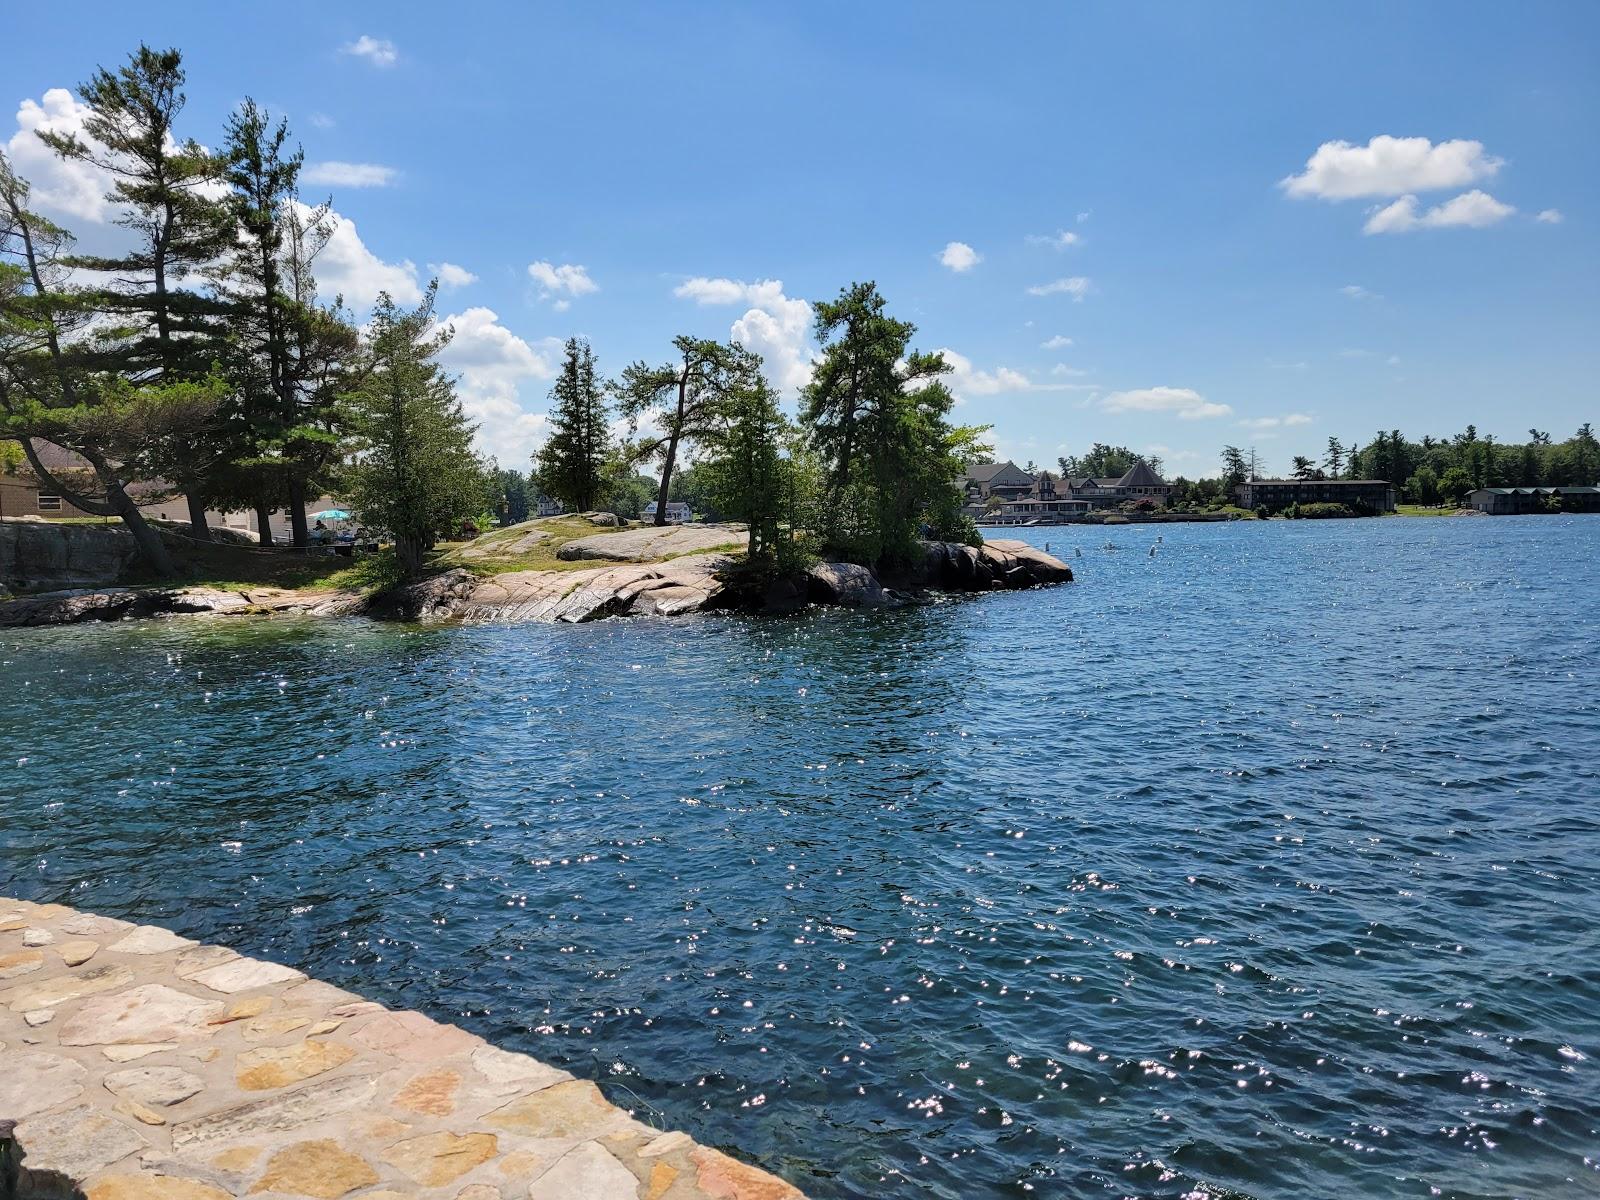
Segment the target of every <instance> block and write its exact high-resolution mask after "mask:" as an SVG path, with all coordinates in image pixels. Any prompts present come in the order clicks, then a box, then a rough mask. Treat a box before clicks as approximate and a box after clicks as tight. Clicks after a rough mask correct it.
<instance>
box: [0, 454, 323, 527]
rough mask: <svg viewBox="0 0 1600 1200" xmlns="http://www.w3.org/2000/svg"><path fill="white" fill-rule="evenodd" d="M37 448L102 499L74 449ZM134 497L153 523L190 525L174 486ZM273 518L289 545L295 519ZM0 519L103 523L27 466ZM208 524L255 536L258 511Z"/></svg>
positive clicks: (0, 497)
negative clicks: (290, 526)
mask: <svg viewBox="0 0 1600 1200" xmlns="http://www.w3.org/2000/svg"><path fill="white" fill-rule="evenodd" d="M34 447H35V450H36V451H37V453H38V455H39V461H40V462H41V463H43V464H44V468H45V470H47V471H49V472H50V473H51V474H53V475H56V476H58V477H59V478H61V479H62V482H64V483H66V484H67V485H68V486H69V487H77V486H80V485H81V486H82V487H83V488H84V489H85V492H86V493H88V494H96V495H98V494H100V493H99V489H98V488H97V487H95V486H94V483H93V477H92V475H91V473H90V471H91V468H90V466H89V464H88V463H87V462H85V461H84V460H83V459H82V458H81V457H79V456H78V455H76V454H74V453H73V452H72V451H70V450H64V449H62V448H61V447H60V446H56V445H53V444H52V443H50V442H45V441H40V440H39V439H37V438H36V439H34ZM128 495H129V496H130V497H131V498H132V499H133V501H134V503H136V504H137V505H138V506H139V509H140V511H141V512H143V513H144V515H145V517H146V518H148V519H149V520H152V521H171V522H173V523H175V524H179V525H187V524H188V523H189V501H188V499H187V498H186V497H185V496H184V495H183V493H181V492H178V491H175V490H174V489H173V488H172V487H171V485H169V484H166V483H162V482H160V481H159V480H157V481H152V482H148V483H132V484H129V485H128ZM339 506H340V505H339V501H338V500H337V499H336V498H335V497H333V496H327V495H324V496H319V497H317V498H316V499H315V500H313V501H309V502H308V503H307V504H306V511H307V512H308V513H309V512H317V511H320V510H323V509H329V508H338V507H339ZM269 515H270V518H271V521H272V531H273V536H274V537H275V538H276V539H277V540H279V541H286V540H288V537H289V514H288V513H287V512H273V513H271V514H269ZM0 517H42V518H44V519H45V520H47V521H52V520H55V521H60V520H72V519H75V518H77V519H81V518H84V517H94V518H96V519H98V515H97V514H95V513H87V512H84V511H83V510H82V509H81V508H78V507H77V506H76V505H74V504H73V503H72V502H71V501H69V500H68V499H67V498H66V497H65V496H62V495H60V494H58V493H57V492H55V491H54V490H52V489H51V488H50V487H49V486H48V485H46V484H44V483H43V482H42V481H41V480H40V479H39V478H38V477H37V476H36V475H35V474H34V472H33V468H32V467H31V466H30V465H29V464H28V463H27V462H26V461H24V462H22V463H21V464H20V465H19V466H18V467H17V468H16V469H15V470H14V471H7V472H5V473H4V474H0ZM206 524H208V525H209V526H210V527H211V528H212V529H224V530H231V531H232V532H234V533H240V534H248V535H250V536H251V537H254V536H256V532H257V529H258V526H257V522H256V514H255V512H254V510H246V511H242V512H224V511H221V510H218V509H208V510H207V511H206Z"/></svg>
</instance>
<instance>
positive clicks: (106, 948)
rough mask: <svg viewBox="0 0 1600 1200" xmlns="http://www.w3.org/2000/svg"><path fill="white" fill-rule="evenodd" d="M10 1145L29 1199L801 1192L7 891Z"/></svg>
mask: <svg viewBox="0 0 1600 1200" xmlns="http://www.w3.org/2000/svg"><path fill="white" fill-rule="evenodd" d="M7 1122H14V1123H15V1125H14V1129H13V1131H12V1132H11V1134H10V1137H11V1139H12V1141H11V1145H10V1146H9V1147H4V1139H5V1137H6V1124H7ZM0 1147H4V1148H6V1149H9V1150H10V1152H11V1155H12V1158H13V1160H14V1161H19V1162H20V1174H19V1175H18V1177H17V1185H18V1190H17V1194H18V1195H19V1196H41V1197H53V1196H61V1197H76V1196H85V1197H87V1198H88V1200H227V1198H229V1197H247V1196H248V1197H252V1198H254V1197H257V1196H260V1197H263V1198H265V1200H271V1198H272V1197H278V1196H282V1197H290V1196H294V1197H313V1198H315V1200H340V1198H343V1197H349V1198H350V1200H399V1198H400V1197H412V1196H415V1197H427V1198H430V1200H431V1198H433V1197H438V1198H440V1200H523V1198H524V1197H526V1198H527V1200H800V1198H801V1193H800V1192H799V1191H798V1190H796V1189H795V1188H794V1187H792V1186H790V1185H789V1184H787V1183H785V1182H783V1181H782V1180H780V1179H778V1178H776V1177H775V1176H772V1175H769V1174H767V1173H766V1172H764V1171H761V1170H758V1169H757V1168H755V1167H751V1166H748V1165H746V1164H744V1163H742V1162H740V1161H738V1160H737V1159H734V1158H730V1157H729V1156H727V1155H725V1154H722V1153H721V1152H719V1151H716V1150H713V1149H710V1148H709V1147H705V1146H699V1145H696V1144H695V1142H694V1141H693V1140H691V1139H690V1138H689V1137H688V1136H687V1135H686V1134H683V1133H679V1132H675V1131H663V1130H660V1129H656V1128H653V1127H651V1126H649V1125H646V1124H644V1123H642V1122H640V1121H637V1120H635V1119H633V1118H632V1117H630V1116H629V1115H628V1114H627V1113H626V1112H624V1111H623V1110H621V1109H619V1108H617V1107H615V1106H614V1105H612V1104H611V1103H610V1102H609V1101H607V1100H606V1098H605V1096H604V1095H602V1093H601V1092H600V1089H599V1088H597V1087H596V1086H595V1085H594V1084H593V1083H591V1082H590V1081H588V1080H586V1079H574V1078H573V1077H572V1076H571V1075H570V1074H568V1073H567V1072H565V1071H562V1070H558V1069H557V1068H555V1067H551V1066H548V1065H546V1064H545V1063H542V1062H539V1061H538V1060H537V1059H533V1058H529V1057H528V1056H527V1055H524V1054H515V1053H512V1052H510V1051H506V1050H502V1049H499V1048H498V1047H496V1046H493V1045H490V1044H489V1043H488V1042H486V1041H484V1040H483V1039H482V1038H480V1037H478V1036H476V1035H475V1034H471V1033H468V1032H467V1031H466V1030H463V1029H459V1028H457V1027H456V1026H454V1025H446V1024H441V1023H439V1022H437V1021H434V1020H431V1019H430V1018H428V1017H426V1016H424V1015H422V1014H421V1013H417V1012H406V1011H394V1010H390V1009H386V1008H384V1007H383V1006H382V1005H381V1004H376V1003H374V1002H372V1001H370V1000H363V999H362V998H361V997H360V996H356V995H354V994H352V993H350V992H346V991H342V990H341V989H339V988H336V987H332V986H330V985H328V984H326V983H321V982H319V981H317V980H315V979H309V978H307V976H306V975H305V974H304V973H302V972H300V971H297V970H295V969H294V968H292V967H288V966H283V965H280V964H278V963H272V962H265V961H262V960H260V959H252V958H245V957H243V956H241V955H239V954H236V953H235V952H234V951H232V950H229V949H227V948H225V947H222V946H206V945H201V944H200V943H198V942H193V941H190V940H188V939H187V938H182V937H179V936H177V935H176V934H174V933H172V932H171V931H169V930H166V929H161V928H158V927H156V926H152V925H132V924H129V923H128V922H125V921H118V920H114V919H112V918H109V917H100V916H95V915H93V914H90V913H83V912H77V911H75V910H73V909H70V908H66V907H63V906H61V905H58V904H45V905H39V904H32V903H29V902H27V901H23V900H11V899H7V898H5V897H0ZM0 1162H3V1157H0ZM6 1186H7V1182H6V1180H5V1179H4V1178H0V1193H3V1192H4V1190H5V1187H6Z"/></svg>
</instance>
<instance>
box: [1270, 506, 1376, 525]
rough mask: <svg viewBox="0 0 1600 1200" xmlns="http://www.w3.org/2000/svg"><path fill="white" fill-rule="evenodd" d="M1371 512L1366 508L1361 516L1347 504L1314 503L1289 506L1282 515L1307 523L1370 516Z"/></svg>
mask: <svg viewBox="0 0 1600 1200" xmlns="http://www.w3.org/2000/svg"><path fill="white" fill-rule="evenodd" d="M1371 511H1372V510H1371V509H1370V508H1368V510H1367V514H1362V513H1359V512H1357V511H1356V510H1355V509H1354V508H1352V507H1351V506H1350V505H1347V504H1332V503H1324V502H1316V503H1310V504H1291V505H1290V506H1289V507H1288V508H1287V509H1285V510H1284V514H1283V515H1284V516H1286V517H1290V518H1302V519H1305V520H1309V521H1317V520H1327V519H1329V518H1332V517H1356V516H1362V515H1370V513H1371Z"/></svg>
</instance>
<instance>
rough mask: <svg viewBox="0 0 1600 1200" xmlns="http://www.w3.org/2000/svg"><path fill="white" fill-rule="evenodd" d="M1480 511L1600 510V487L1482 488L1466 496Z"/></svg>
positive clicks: (1495, 513) (1496, 512)
mask: <svg viewBox="0 0 1600 1200" xmlns="http://www.w3.org/2000/svg"><path fill="white" fill-rule="evenodd" d="M1467 502H1468V504H1470V505H1471V506H1472V507H1473V508H1474V509H1476V510H1477V511H1478V512H1484V513H1493V514H1494V515H1495V516H1509V515H1513V514H1516V513H1538V512H1550V511H1552V510H1554V511H1557V512H1588V513H1592V512H1600V487H1511V488H1504V487H1499V488H1479V489H1478V490H1477V491H1475V492H1473V493H1472V494H1471V495H1470V496H1468V497H1467Z"/></svg>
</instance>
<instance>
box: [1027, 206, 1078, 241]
mask: <svg viewBox="0 0 1600 1200" xmlns="http://www.w3.org/2000/svg"><path fill="white" fill-rule="evenodd" d="M1088 215H1089V214H1088V213H1079V214H1078V219H1079V220H1080V221H1081V220H1083V219H1084V218H1085V217H1087V216H1088ZM1028 241H1029V242H1031V243H1032V244H1033V245H1035V246H1049V247H1050V248H1051V249H1052V250H1065V249H1066V248H1067V247H1068V246H1076V245H1077V244H1078V243H1079V242H1081V241H1083V239H1082V238H1081V237H1079V236H1078V235H1077V234H1075V233H1072V232H1070V231H1068V230H1065V229H1058V230H1056V231H1055V232H1054V233H1030V234H1029V235H1028Z"/></svg>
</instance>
